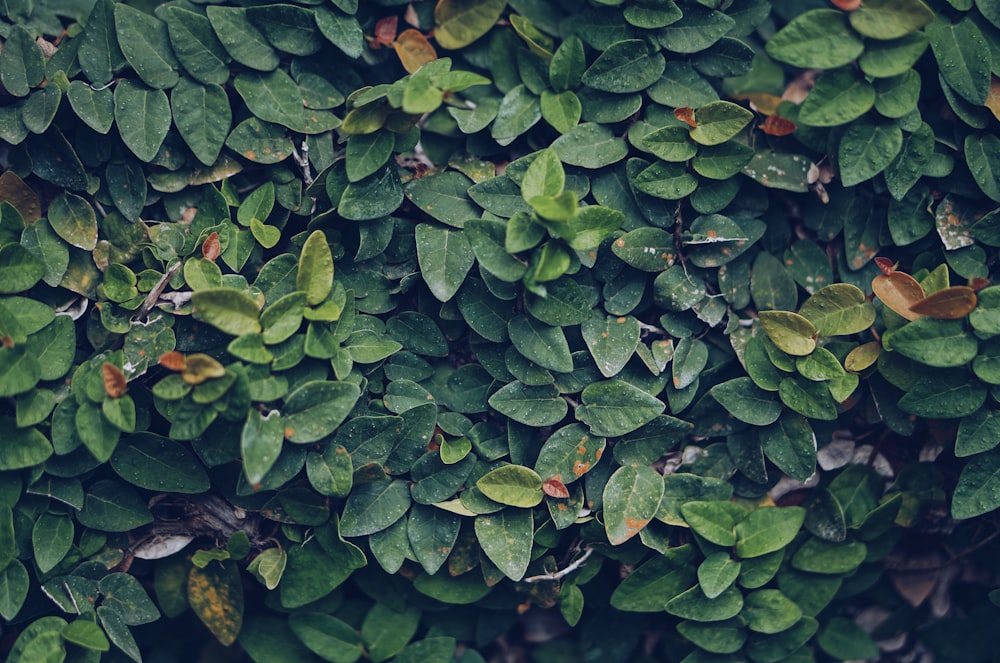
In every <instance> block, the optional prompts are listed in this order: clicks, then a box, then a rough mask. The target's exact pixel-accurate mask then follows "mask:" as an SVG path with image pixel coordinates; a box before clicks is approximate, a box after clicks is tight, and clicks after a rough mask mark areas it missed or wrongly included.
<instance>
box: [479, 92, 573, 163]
mask: <svg viewBox="0 0 1000 663" xmlns="http://www.w3.org/2000/svg"><path fill="white" fill-rule="evenodd" d="M540 119H542V109H541V105H540V104H539V100H538V97H536V96H535V95H534V94H532V93H531V92H530V91H529V90H528V88H526V87H525V86H524V85H518V86H516V87H514V88H513V89H511V90H510V91H509V92H508V93H507V94H505V95H504V97H503V100H502V101H501V102H500V108H499V109H498V110H497V114H496V118H495V119H494V120H493V125H492V126H491V127H490V135H492V136H493V140H495V141H496V142H497V143H498V144H499V145H502V146H506V145H510V144H511V143H512V142H514V139H516V138H517V137H518V136H520V135H521V134H523V133H524V132H526V131H527V130H528V129H530V128H531V127H533V126H535V124H536V123H537V122H538V121H539V120H540ZM563 161H566V159H563ZM567 163H568V162H567Z"/></svg>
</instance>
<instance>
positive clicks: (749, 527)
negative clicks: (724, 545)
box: [736, 506, 806, 559]
mask: <svg viewBox="0 0 1000 663" xmlns="http://www.w3.org/2000/svg"><path fill="white" fill-rule="evenodd" d="M805 517H806V510H805V509H803V508H802V507H797V506H789V507H773V506H765V507H760V508H757V509H754V510H753V511H751V512H750V515H749V516H747V517H746V518H745V519H744V520H741V521H740V522H738V523H736V554H737V555H739V556H740V557H741V558H743V559H749V558H753V557H760V556H761V555H766V554H767V553H770V552H774V551H776V550H781V549H782V548H784V547H785V546H787V545H788V544H789V543H791V542H792V539H794V538H795V535H796V534H797V533H798V531H799V528H801V527H802V523H803V521H804V520H805Z"/></svg>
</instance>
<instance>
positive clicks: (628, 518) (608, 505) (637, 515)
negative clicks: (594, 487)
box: [603, 465, 663, 546]
mask: <svg viewBox="0 0 1000 663" xmlns="http://www.w3.org/2000/svg"><path fill="white" fill-rule="evenodd" d="M662 497H663V477H661V476H660V475H659V473H657V472H656V470H654V469H652V468H651V467H646V466H635V465H633V466H626V467H619V468H618V469H617V470H616V471H615V473H614V474H612V475H611V478H610V479H608V483H607V484H606V485H605V487H604V496H603V501H604V528H605V530H606V531H607V535H608V540H609V541H610V542H611V545H614V546H617V545H621V544H623V543H625V542H626V541H628V540H629V539H631V538H632V537H633V536H635V535H636V534H638V533H639V532H640V531H641V530H642V529H643V528H644V527H646V525H648V524H649V521H650V520H652V518H653V516H654V515H655V514H656V510H657V508H658V507H659V505H660V499H661V498H662Z"/></svg>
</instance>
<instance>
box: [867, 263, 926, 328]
mask: <svg viewBox="0 0 1000 663" xmlns="http://www.w3.org/2000/svg"><path fill="white" fill-rule="evenodd" d="M872 290H873V291H874V292H875V296H876V297H878V298H879V299H881V300H882V303H883V304H885V305H886V306H888V307H889V308H890V309H892V310H893V311H895V312H896V313H898V314H899V315H901V316H903V317H904V318H906V319H907V320H916V319H917V318H921V317H923V316H922V315H921V314H920V313H916V312H914V311H913V310H911V307H912V306H913V305H914V304H916V303H917V302H919V301H920V300H922V299H923V298H924V289H923V288H921V287H920V284H919V283H917V280H916V279H914V278H913V277H912V276H910V275H909V274H907V273H905V272H892V273H891V274H879V275H878V276H876V277H875V278H874V279H872Z"/></svg>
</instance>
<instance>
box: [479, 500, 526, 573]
mask: <svg viewBox="0 0 1000 663" xmlns="http://www.w3.org/2000/svg"><path fill="white" fill-rule="evenodd" d="M539 492H541V491H539ZM533 523H534V521H533V519H532V515H531V511H530V510H528V509H511V508H507V509H503V510H502V511H499V512H497V513H491V514H488V515H482V516H476V520H475V531H476V539H477V540H478V541H479V545H480V546H481V547H482V549H483V552H484V553H486V557H488V558H489V560H490V561H491V562H493V563H494V564H496V565H497V568H499V569H500V571H502V572H503V574H504V575H505V576H507V577H508V578H510V579H511V580H515V581H517V580H520V579H521V578H523V577H524V574H525V572H526V571H527V570H528V563H529V562H530V561H531V546H532V530H533Z"/></svg>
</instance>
